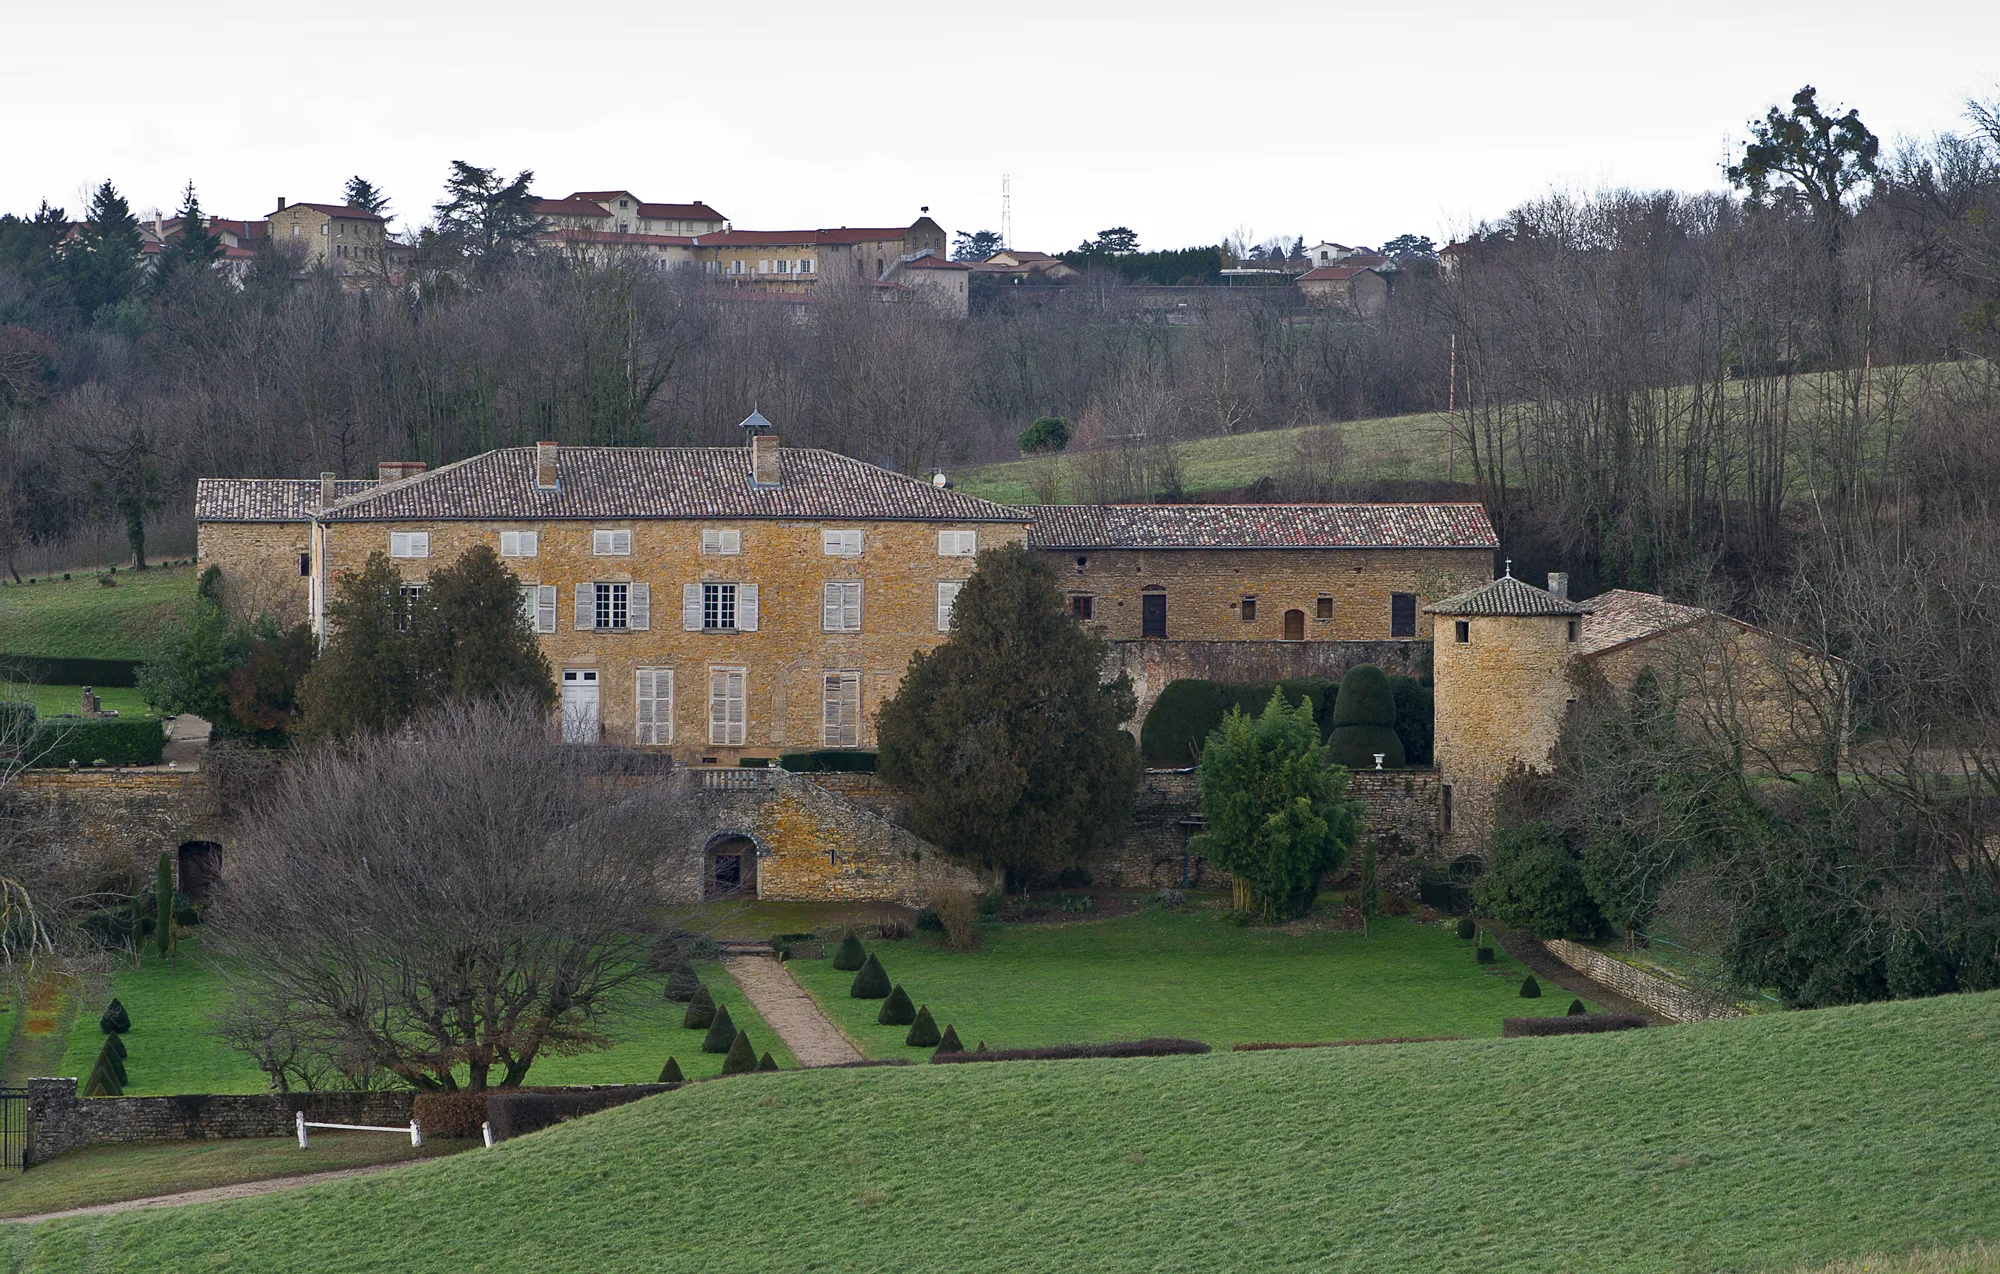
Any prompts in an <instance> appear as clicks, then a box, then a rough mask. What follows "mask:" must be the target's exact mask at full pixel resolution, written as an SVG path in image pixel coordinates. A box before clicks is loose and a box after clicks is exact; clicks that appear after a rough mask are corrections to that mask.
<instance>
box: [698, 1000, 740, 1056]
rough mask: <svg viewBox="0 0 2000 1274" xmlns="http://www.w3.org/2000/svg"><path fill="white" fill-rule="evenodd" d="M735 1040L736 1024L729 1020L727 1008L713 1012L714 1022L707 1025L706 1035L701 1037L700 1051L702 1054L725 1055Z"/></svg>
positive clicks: (723, 1007)
mask: <svg viewBox="0 0 2000 1274" xmlns="http://www.w3.org/2000/svg"><path fill="white" fill-rule="evenodd" d="M735 1040H736V1023H734V1022H732V1021H730V1020H729V1006H728V1005H723V1006H722V1007H720V1008H718V1009H716V1010H715V1020H714V1021H713V1022H710V1023H709V1025H708V1034H707V1035H704V1036H702V1039H701V1051H702V1052H704V1053H727V1052H728V1051H729V1046H730V1045H731V1044H732V1043H734V1042H735Z"/></svg>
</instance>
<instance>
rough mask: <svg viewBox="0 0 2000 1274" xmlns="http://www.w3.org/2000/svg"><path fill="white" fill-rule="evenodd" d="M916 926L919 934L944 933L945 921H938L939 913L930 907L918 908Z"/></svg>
mask: <svg viewBox="0 0 2000 1274" xmlns="http://www.w3.org/2000/svg"><path fill="white" fill-rule="evenodd" d="M916 925H917V932H918V933H943V932H944V921H942V920H940V919H938V913H937V912H935V911H933V910H932V909H931V908H930V907H929V906H928V905H925V906H922V907H919V908H917V919H916Z"/></svg>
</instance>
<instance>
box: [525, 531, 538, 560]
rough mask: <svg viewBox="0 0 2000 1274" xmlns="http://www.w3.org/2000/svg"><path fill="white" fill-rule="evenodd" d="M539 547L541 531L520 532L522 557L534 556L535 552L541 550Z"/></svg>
mask: <svg viewBox="0 0 2000 1274" xmlns="http://www.w3.org/2000/svg"><path fill="white" fill-rule="evenodd" d="M541 547H542V533H541V532H540V531H523V532H521V556H522V557H534V556H535V555H536V554H537V553H539V552H540V551H541Z"/></svg>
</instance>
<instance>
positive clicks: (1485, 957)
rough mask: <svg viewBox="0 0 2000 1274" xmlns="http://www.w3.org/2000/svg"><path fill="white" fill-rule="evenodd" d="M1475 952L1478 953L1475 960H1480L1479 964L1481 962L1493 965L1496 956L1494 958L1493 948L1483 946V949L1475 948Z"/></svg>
mask: <svg viewBox="0 0 2000 1274" xmlns="http://www.w3.org/2000/svg"><path fill="white" fill-rule="evenodd" d="M1473 950H1474V951H1475V952H1476V953H1477V954H1476V955H1475V956H1474V958H1475V959H1476V960H1478V962H1479V963H1480V964H1492V963H1493V960H1494V956H1493V948H1492V947H1485V946H1482V947H1475V948H1473Z"/></svg>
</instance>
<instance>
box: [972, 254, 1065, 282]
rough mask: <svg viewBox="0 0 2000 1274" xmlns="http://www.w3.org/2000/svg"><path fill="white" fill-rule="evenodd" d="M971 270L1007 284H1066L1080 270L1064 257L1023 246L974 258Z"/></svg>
mask: <svg viewBox="0 0 2000 1274" xmlns="http://www.w3.org/2000/svg"><path fill="white" fill-rule="evenodd" d="M972 272H973V273H974V274H975V275H985V276H989V277H992V278H997V279H1000V280H1002V281H1004V282H1007V283H1066V282H1068V281H1069V280H1071V279H1074V278H1076V277H1077V276H1078V274H1080V273H1081V271H1079V270H1078V269H1077V268H1076V267H1075V266H1073V265H1071V264H1070V263H1069V262H1067V261H1065V260H1063V259H1062V258H1061V257H1058V256H1053V255H1051V254H1049V253H1047V252H1030V251H1028V250H1027V249H1024V248H1004V249H1002V250H1001V251H999V252H996V253H994V254H993V255H992V256H990V257H987V258H986V259H985V260H984V261H975V262H973V263H972Z"/></svg>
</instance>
